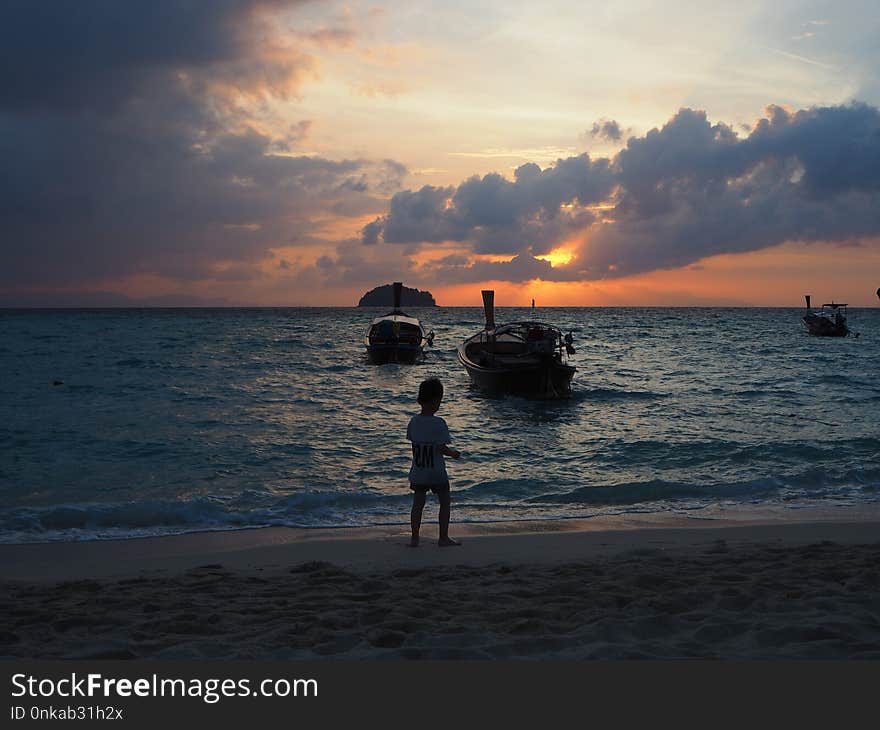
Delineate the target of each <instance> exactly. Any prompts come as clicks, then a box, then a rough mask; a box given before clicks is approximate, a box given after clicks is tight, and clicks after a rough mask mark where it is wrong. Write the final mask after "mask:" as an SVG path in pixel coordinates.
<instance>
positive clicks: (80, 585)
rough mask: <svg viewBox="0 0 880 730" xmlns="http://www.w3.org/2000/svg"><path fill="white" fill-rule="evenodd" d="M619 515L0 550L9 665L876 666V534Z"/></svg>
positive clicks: (868, 523)
mask: <svg viewBox="0 0 880 730" xmlns="http://www.w3.org/2000/svg"><path fill="white" fill-rule="evenodd" d="M806 517H807V519H804V518H803V517H802V518H801V519H799V520H798V521H796V522H792V521H787V520H779V519H768V520H754V519H750V520H743V519H714V520H699V519H688V518H684V517H665V518H658V517H657V516H653V517H647V516H645V517H638V516H636V517H627V518H604V519H601V520H599V519H593V520H562V521H555V522H526V523H493V524H469V525H455V532H454V534H455V535H456V536H458V537H460V538H461V540H462V543H463V544H462V546H461V547H457V548H445V549H443V548H439V547H437V545H436V542H434V540H433V539H432V538H433V537H434V532H433V530H436V525H431V524H429V523H427V522H426V526H425V532H424V534H423V538H424V539H423V543H422V545H421V546H420V547H419V548H417V549H412V548H408V547H406V541H407V534H406V530H405V528H403V527H402V526H389V527H375V528H352V529H338V530H296V529H291V528H265V529H256V530H243V531H235V532H214V533H199V534H189V535H180V536H172V537H162V538H147V539H134V540H125V541H92V542H81V543H45V544H30V545H3V546H0V566H2V567H0V581H2V591H0V595H2V598H0V608H2V611H0V615H2V627H0V656H3V657H6V658H12V657H26V658H46V659H48V658H161V659H212V658H239V659H315V658H327V659H334V658H340V659H342V658H344V659H383V658H409V659H518V658H523V659H550V658H552V659H675V658H718V659H880V520H878V519H876V518H875V517H876V516H864V515H861V516H859V515H850V516H849V517H848V518H847V519H845V520H841V519H839V518H829V517H827V516H822V515H819V516H814V518H810V516H809V515H807V516H806Z"/></svg>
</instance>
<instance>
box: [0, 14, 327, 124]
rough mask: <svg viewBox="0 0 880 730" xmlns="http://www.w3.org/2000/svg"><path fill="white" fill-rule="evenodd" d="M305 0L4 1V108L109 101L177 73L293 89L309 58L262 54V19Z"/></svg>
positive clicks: (0, 95)
mask: <svg viewBox="0 0 880 730" xmlns="http://www.w3.org/2000/svg"><path fill="white" fill-rule="evenodd" d="M302 2H303V0H211V2H188V1H187V0H126V1H125V2H118V0H78V1H77V2H70V3H59V2H55V1H54V0H5V2H3V3H2V4H0V108H4V109H54V108H59V107H63V108H78V109H106V108H108V107H112V106H115V105H118V104H120V103H123V102H125V101H126V100H129V99H131V98H132V96H134V95H136V94H137V93H138V91H139V90H140V89H142V88H143V87H144V86H145V85H149V84H156V83H159V82H162V83H167V82H168V80H169V79H176V80H177V81H179V82H186V81H189V82H191V83H200V84H205V83H208V82H210V81H211V80H224V81H225V82H226V83H232V84H235V85H237V86H238V87H239V88H241V89H249V88H253V87H254V85H255V82H256V81H258V80H259V84H257V85H258V86H260V87H265V86H274V88H275V89H276V90H277V89H283V88H286V87H287V84H288V83H289V81H290V80H291V78H292V77H295V76H296V75H297V73H298V72H299V71H301V70H303V69H302V67H304V66H305V67H308V66H309V65H310V62H309V60H308V58H307V57H306V56H304V55H299V56H297V55H295V54H294V55H291V56H290V57H288V58H287V59H285V60H283V61H281V62H279V60H278V59H277V58H276V59H273V60H263V59H262V57H261V54H260V53H259V47H260V44H261V43H264V42H265V40H264V38H263V37H262V34H261V32H260V31H261V25H260V22H259V21H260V18H261V13H265V12H266V11H270V10H273V9H274V10H277V9H280V8H284V7H291V6H296V5H300V4H302ZM184 76H185V77H186V79H184V78H183V77H184Z"/></svg>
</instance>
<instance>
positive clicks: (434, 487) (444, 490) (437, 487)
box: [409, 482, 449, 497]
mask: <svg viewBox="0 0 880 730" xmlns="http://www.w3.org/2000/svg"><path fill="white" fill-rule="evenodd" d="M409 488H410V489H412V490H413V491H414V492H420V493H422V494H427V493H428V490H431V491H432V492H434V494H436V495H437V496H438V497H439V496H441V495H444V494H449V482H443V483H441V484H412V483H410V485H409Z"/></svg>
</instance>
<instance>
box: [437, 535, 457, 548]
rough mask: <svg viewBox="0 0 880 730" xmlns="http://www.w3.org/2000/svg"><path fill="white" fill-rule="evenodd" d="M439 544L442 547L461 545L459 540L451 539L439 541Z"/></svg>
mask: <svg viewBox="0 0 880 730" xmlns="http://www.w3.org/2000/svg"><path fill="white" fill-rule="evenodd" d="M437 544H438V545H439V546H440V547H456V546H458V545H461V543H460V542H459V541H458V540H453V539H452V538H451V537H446V538H441V539H440V540H438V541H437Z"/></svg>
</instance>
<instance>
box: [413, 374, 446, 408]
mask: <svg viewBox="0 0 880 730" xmlns="http://www.w3.org/2000/svg"><path fill="white" fill-rule="evenodd" d="M441 400H443V383H441V382H440V381H439V380H438V379H437V378H428V379H427V380H423V381H422V383H421V385H419V397H418V401H419V405H421V406H422V410H430V411H436V410H437V409H438V408H439V407H440V401H441Z"/></svg>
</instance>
